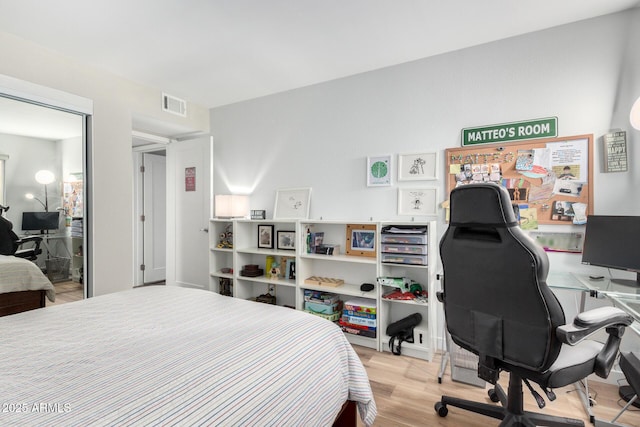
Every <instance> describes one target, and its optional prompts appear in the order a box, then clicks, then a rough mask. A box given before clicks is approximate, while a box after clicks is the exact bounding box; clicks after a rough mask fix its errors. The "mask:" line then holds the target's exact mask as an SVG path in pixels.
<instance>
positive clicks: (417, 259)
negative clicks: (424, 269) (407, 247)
mask: <svg viewBox="0 0 640 427" xmlns="http://www.w3.org/2000/svg"><path fill="white" fill-rule="evenodd" d="M382 262H386V263H391V264H411V265H427V256H426V255H405V254H385V253H383V254H382Z"/></svg>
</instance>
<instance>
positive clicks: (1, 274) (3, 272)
mask: <svg viewBox="0 0 640 427" xmlns="http://www.w3.org/2000/svg"><path fill="white" fill-rule="evenodd" d="M39 290H46V294H47V298H49V300H50V301H51V302H54V301H55V300H56V291H55V288H54V287H53V285H52V284H51V282H50V281H49V279H47V276H45V275H44V274H43V273H42V271H40V268H38V266H37V265H35V264H34V263H33V262H31V261H29V260H26V259H23V258H16V257H14V256H7V255H0V293H7V292H19V291H39Z"/></svg>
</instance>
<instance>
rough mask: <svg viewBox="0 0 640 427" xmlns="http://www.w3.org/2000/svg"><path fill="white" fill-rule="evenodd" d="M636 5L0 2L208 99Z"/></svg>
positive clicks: (26, 31) (153, 82)
mask: <svg viewBox="0 0 640 427" xmlns="http://www.w3.org/2000/svg"><path fill="white" fill-rule="evenodd" d="M639 3H640V0H562V1H558V0H482V1H479V0H446V1H444V0H134V1H132V0H91V1H87V0H64V1H42V0H20V1H15V0H0V11H1V13H0V31H4V32H7V33H11V34H14V35H16V36H18V37H21V38H24V39H27V40H31V41H33V42H35V43H37V44H39V45H42V46H45V47H47V48H50V49H52V50H55V51H57V52H59V53H61V54H63V55H66V56H68V57H72V58H75V59H78V60H80V61H83V62H85V63H88V64H91V65H93V66H95V67H98V68H101V69H104V70H107V71H109V72H111V73H114V74H116V75H120V76H123V77H125V78H128V79H130V80H132V81H135V82H138V83H141V84H144V85H147V86H151V87H157V88H158V89H159V91H164V92H167V93H169V94H171V95H174V96H178V97H181V98H184V99H187V100H188V101H190V102H195V103H197V104H200V105H202V106H204V107H208V108H210V107H216V106H220V105H225V104H229V103H234V102H238V101H242V100H247V99H251V98H256V97H260V96H265V95H269V94H273V93H277V92H282V91H287V90H291V89H295V88H299V87H303V86H308V85H312V84H315V83H320V82H324V81H328V80H332V79H336V78H340V77H345V76H349V75H354V74H358V73H362V72H367V71H371V70H375V69H380V68H383V67H388V66H392V65H397V64H400V63H404V62H408V61H413V60H417V59H420V58H425V57H429V56H433V55H437V54H441V53H445V52H450V51H454V50H458V49H463V48H466V47H470V46H474V45H479V44H482V43H487V42H491V41H495V40H499V39H504V38H508V37H512V36H516V35H519V34H524V33H528V32H532V31H538V30H542V29H545V28H550V27H554V26H558V25H562V24H566V23H570V22H575V21H579V20H584V19H588V18H592V17H596V16H600V15H605V14H609V13H614V12H618V11H621V10H625V9H629V8H632V7H637V6H638V4H639ZM42 72H46V68H43V71H42ZM0 108H2V106H0ZM33 122H34V121H32V123H33ZM37 122H41V123H43V121H37ZM32 126H33V125H32ZM0 132H3V130H2V129H0Z"/></svg>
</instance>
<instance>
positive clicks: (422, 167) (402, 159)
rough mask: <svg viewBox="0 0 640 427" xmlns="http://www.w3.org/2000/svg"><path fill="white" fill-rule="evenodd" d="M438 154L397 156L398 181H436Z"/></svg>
mask: <svg viewBox="0 0 640 427" xmlns="http://www.w3.org/2000/svg"><path fill="white" fill-rule="evenodd" d="M437 166H438V154H437V153H435V152H433V153H410V154H398V181H434V180H437V179H438V167H437Z"/></svg>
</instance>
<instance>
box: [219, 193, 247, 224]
mask: <svg viewBox="0 0 640 427" xmlns="http://www.w3.org/2000/svg"><path fill="white" fill-rule="evenodd" d="M215 216H216V218H246V217H248V216H249V196H245V195H237V194H216V197H215Z"/></svg>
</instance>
